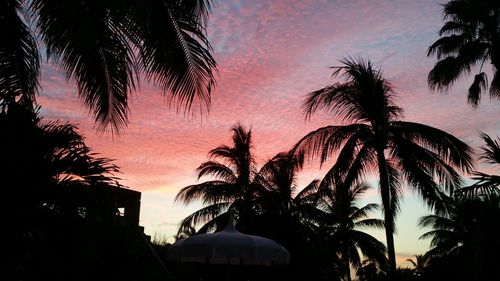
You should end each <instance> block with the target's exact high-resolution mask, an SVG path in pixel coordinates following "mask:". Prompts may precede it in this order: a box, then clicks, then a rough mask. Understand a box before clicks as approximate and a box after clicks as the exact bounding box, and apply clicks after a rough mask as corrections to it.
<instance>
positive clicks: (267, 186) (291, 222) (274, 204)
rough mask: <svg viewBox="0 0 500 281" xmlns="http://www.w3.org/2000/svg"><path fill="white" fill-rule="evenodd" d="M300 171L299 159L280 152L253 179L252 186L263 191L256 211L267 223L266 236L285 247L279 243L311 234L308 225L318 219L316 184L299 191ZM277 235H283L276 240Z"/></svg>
mask: <svg viewBox="0 0 500 281" xmlns="http://www.w3.org/2000/svg"><path fill="white" fill-rule="evenodd" d="M301 168H302V165H301V163H300V162H299V160H298V159H296V158H295V157H294V156H293V155H291V154H289V153H283V152H282V153H278V154H277V155H275V156H274V157H273V158H272V159H270V160H269V161H268V162H266V163H265V164H264V165H263V166H262V168H261V169H260V170H259V172H258V173H257V175H256V176H255V179H254V183H255V184H256V185H257V186H261V187H262V188H261V189H259V192H258V194H256V195H257V198H256V203H257V204H256V205H257V208H258V209H259V213H260V215H261V217H262V218H264V219H266V220H268V222H270V224H269V225H268V226H266V227H265V228H266V229H267V231H269V233H266V234H267V235H269V236H270V237H273V239H277V240H278V241H280V242H281V243H282V244H284V245H288V243H286V242H285V241H282V239H287V238H291V236H294V235H299V233H301V234H306V233H307V232H310V231H312V230H311V227H312V225H311V223H313V221H314V217H315V216H316V215H317V213H316V211H317V209H316V203H317V200H318V193H317V190H318V187H319V181H318V180H313V181H311V182H310V183H309V184H308V185H307V186H305V187H304V188H299V186H298V185H297V172H298V171H299V170H300V169H301ZM271 232H274V233H271ZM277 233H281V234H282V235H281V236H280V235H278V236H280V237H275V235H276V234H277ZM280 238H281V239H280ZM289 242H290V241H289Z"/></svg>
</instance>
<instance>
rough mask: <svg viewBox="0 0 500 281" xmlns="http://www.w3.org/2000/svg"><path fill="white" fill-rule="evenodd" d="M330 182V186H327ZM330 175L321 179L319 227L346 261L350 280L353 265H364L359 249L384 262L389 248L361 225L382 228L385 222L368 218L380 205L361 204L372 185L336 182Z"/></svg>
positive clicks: (346, 271) (359, 266) (347, 277)
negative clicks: (359, 203) (360, 205)
mask: <svg viewBox="0 0 500 281" xmlns="http://www.w3.org/2000/svg"><path fill="white" fill-rule="evenodd" d="M325 183H327V185H325ZM332 183H333V182H332V181H331V180H330V178H329V176H328V174H327V176H326V177H325V179H324V180H323V181H322V185H321V187H320V188H321V190H322V191H320V192H321V193H322V195H323V196H322V197H323V200H321V201H320V203H319V204H318V208H319V209H321V210H322V211H323V218H322V219H320V221H321V224H320V227H322V228H323V229H325V230H326V234H327V237H326V239H327V244H329V245H333V247H334V249H335V252H336V253H337V255H338V256H339V260H341V261H343V262H344V265H343V269H344V270H343V273H344V275H345V276H346V279H347V280H349V281H350V280H351V266H352V267H353V268H354V269H356V270H359V269H360V268H361V266H362V262H361V258H360V255H359V251H360V252H361V253H362V254H363V256H365V257H367V258H368V259H370V260H377V261H383V260H384V259H385V256H384V255H385V251H386V247H385V246H384V244H383V243H382V242H380V241H378V240H377V239H376V238H374V237H373V236H371V235H369V234H367V233H365V232H363V231H361V230H360V229H361V228H366V227H371V228H383V227H384V221H383V220H380V219H372V218H368V217H369V213H370V212H372V211H374V210H376V209H378V208H379V206H378V204H367V205H365V206H363V207H358V204H357V203H358V202H357V201H359V199H360V197H361V196H362V195H363V194H364V193H365V192H366V191H367V190H368V189H369V188H370V187H369V186H368V185H366V184H364V183H360V184H353V183H348V182H342V181H341V180H338V179H337V180H336V181H335V183H333V184H334V185H331V184H332Z"/></svg>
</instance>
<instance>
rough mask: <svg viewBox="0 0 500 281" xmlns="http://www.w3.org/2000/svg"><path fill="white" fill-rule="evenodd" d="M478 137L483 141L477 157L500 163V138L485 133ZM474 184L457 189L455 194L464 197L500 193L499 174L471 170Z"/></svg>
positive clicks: (493, 163) (490, 162)
mask: <svg viewBox="0 0 500 281" xmlns="http://www.w3.org/2000/svg"><path fill="white" fill-rule="evenodd" d="M480 137H481V138H482V139H483V141H484V142H485V145H484V146H482V147H481V150H482V153H481V155H480V157H479V159H480V160H483V161H484V162H485V163H486V164H490V165H496V166H499V165H500V138H499V137H497V139H496V140H494V139H492V138H491V137H490V136H488V135H487V134H486V133H481V134H480ZM473 175H474V176H473V177H472V179H473V180H476V181H477V182H475V183H474V184H472V185H470V186H466V187H463V188H460V189H458V190H457V195H463V196H465V197H469V198H471V197H472V198H473V197H490V196H499V195H500V175H490V174H485V173H482V172H478V171H475V172H473Z"/></svg>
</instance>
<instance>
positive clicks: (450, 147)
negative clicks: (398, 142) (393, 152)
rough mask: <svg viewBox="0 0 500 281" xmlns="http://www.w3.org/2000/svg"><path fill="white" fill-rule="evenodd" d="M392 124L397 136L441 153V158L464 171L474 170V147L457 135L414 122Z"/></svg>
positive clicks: (438, 153)
mask: <svg viewBox="0 0 500 281" xmlns="http://www.w3.org/2000/svg"><path fill="white" fill-rule="evenodd" d="M391 125H392V126H391V130H394V135H395V136H397V135H399V136H402V137H404V138H405V139H407V140H410V141H413V142H415V143H418V144H420V145H422V146H423V147H425V148H429V149H431V150H432V151H434V152H435V153H436V154H437V155H439V158H443V159H444V160H445V161H446V162H447V163H449V164H450V165H451V166H453V167H455V168H457V169H459V170H460V171H462V172H465V173H469V172H470V171H472V168H473V164H472V159H473V157H472V155H473V151H472V148H471V147H470V146H468V145H467V144H466V143H464V142H463V141H461V140H460V139H458V138H457V137H455V136H453V135H451V134H449V133H447V132H445V131H442V130H439V129H437V128H433V127H431V126H427V125H424V124H419V123H414V122H407V121H396V122H393V123H392V124H391Z"/></svg>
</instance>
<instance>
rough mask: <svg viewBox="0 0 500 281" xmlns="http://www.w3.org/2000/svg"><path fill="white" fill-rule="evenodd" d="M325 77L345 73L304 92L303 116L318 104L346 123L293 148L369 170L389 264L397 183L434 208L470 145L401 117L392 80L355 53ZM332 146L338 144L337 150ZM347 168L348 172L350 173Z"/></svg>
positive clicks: (464, 167)
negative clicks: (381, 215)
mask: <svg viewBox="0 0 500 281" xmlns="http://www.w3.org/2000/svg"><path fill="white" fill-rule="evenodd" d="M341 63H342V64H343V65H342V66H339V67H334V73H333V78H339V77H340V78H345V81H344V82H335V83H333V84H331V85H328V86H327V87H325V88H322V89H320V90H317V91H314V92H312V93H309V94H308V97H307V99H306V101H305V103H304V105H303V109H304V111H305V114H306V118H310V117H311V115H312V114H314V113H316V112H317V111H319V110H326V111H327V112H329V113H332V114H333V116H334V117H339V118H340V119H341V120H342V121H344V122H350V123H351V124H348V125H331V126H326V127H322V128H319V129H317V130H315V131H313V132H310V133H309V134H307V135H306V136H305V137H303V138H302V139H301V140H300V141H299V142H298V143H297V144H296V145H295V146H294V147H293V151H295V153H297V155H302V157H304V156H303V155H305V154H309V155H310V156H311V157H316V156H319V157H320V160H321V163H324V162H325V161H327V160H328V159H329V158H330V157H332V156H334V155H337V162H336V165H337V166H338V169H337V171H339V173H340V172H342V173H344V174H347V173H349V174H350V176H349V177H353V178H360V177H361V176H363V174H364V173H366V172H369V171H372V170H376V171H377V172H378V176H379V187H380V193H381V196H382V205H383V211H384V220H385V229H386V231H385V232H386V241H387V249H388V259H389V264H390V269H391V272H392V273H394V272H395V270H396V256H395V250H394V239H393V233H394V230H395V229H394V219H395V215H396V213H397V211H398V208H399V197H400V196H401V188H402V187H401V184H402V182H403V180H404V181H406V182H407V183H408V184H409V185H410V187H412V188H413V189H414V190H415V191H417V192H418V193H419V194H420V195H421V196H422V198H423V199H425V201H426V202H427V203H428V204H429V206H431V207H435V208H440V207H442V206H441V205H440V202H441V200H440V199H441V198H442V197H443V191H442V188H441V187H443V188H444V189H447V190H450V191H452V190H453V189H455V188H456V187H457V186H458V185H459V184H460V182H461V178H460V175H459V174H458V173H457V172H456V171H455V168H458V169H460V170H461V171H465V172H469V171H470V169H471V167H472V164H471V162H472V157H471V149H470V148H469V146H467V145H466V144H465V143H463V142H462V141H460V140H459V139H457V138H456V137H454V136H452V135H450V134H448V133H446V132H444V131H441V130H439V129H436V128H433V127H430V126H427V125H423V124H419V123H413V122H406V121H402V120H401V119H402V117H403V116H402V114H403V109H402V108H400V107H398V106H397V105H396V104H395V102H394V99H395V95H396V94H395V92H394V90H393V89H392V85H391V84H390V83H389V82H388V81H387V80H385V79H384V78H383V77H382V71H381V70H380V69H375V68H374V67H373V65H372V63H371V62H369V61H366V60H363V59H352V58H345V59H343V60H342V61H341ZM337 150H340V151H339V152H338V153H335V152H337ZM353 171H354V172H353Z"/></svg>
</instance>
